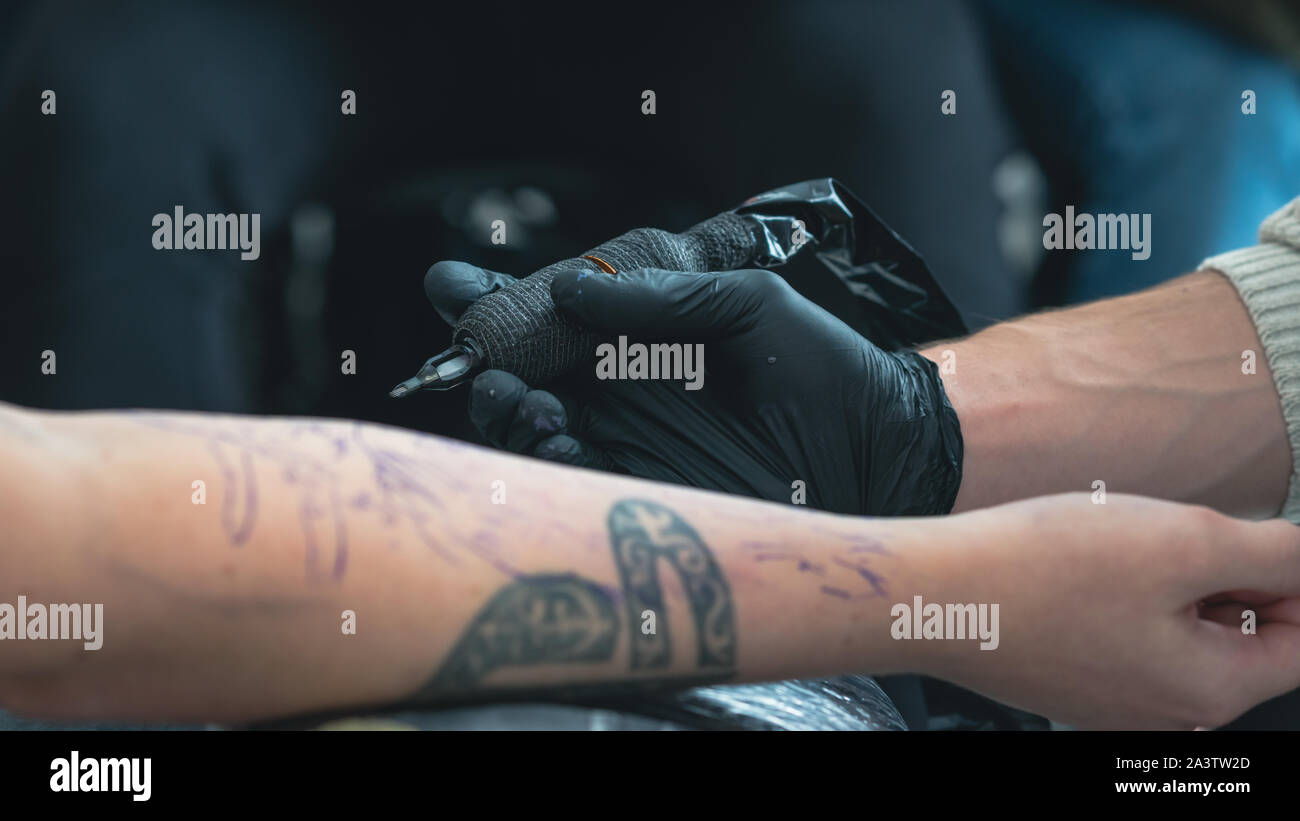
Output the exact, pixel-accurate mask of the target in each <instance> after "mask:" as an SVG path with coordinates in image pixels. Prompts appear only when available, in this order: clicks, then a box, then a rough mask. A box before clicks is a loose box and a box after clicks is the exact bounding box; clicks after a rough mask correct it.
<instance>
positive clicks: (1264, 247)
mask: <svg viewBox="0 0 1300 821" xmlns="http://www.w3.org/2000/svg"><path fill="white" fill-rule="evenodd" d="M1259 239H1260V244H1259V245H1256V246H1253V247H1250V248H1242V249H1241V250H1238V251H1230V252H1228V253H1226V254H1220V255H1218V256H1214V257H1210V258H1209V259H1207V260H1205V261H1204V262H1203V263H1201V266H1200V267H1201V268H1202V269H1211V270H1215V271H1219V272H1221V273H1223V274H1224V275H1225V276H1226V277H1227V278H1228V279H1229V280H1230V281H1231V282H1232V284H1233V285H1234V286H1235V287H1236V289H1237V293H1239V294H1240V295H1241V300H1242V302H1244V303H1245V305H1246V310H1247V311H1248V312H1249V313H1250V318H1251V321H1253V322H1254V323H1255V329H1256V331H1257V332H1258V333H1259V339H1260V342H1261V343H1262V344H1263V348H1264V356H1265V359H1266V361H1267V362H1268V366H1269V369H1270V370H1271V371H1272V372H1273V382H1274V385H1275V387H1276V388H1277V393H1278V396H1279V397H1280V398H1281V400H1282V415H1283V418H1284V419H1285V421H1286V431H1287V437H1288V438H1289V439H1290V442H1291V482H1290V486H1289V488H1288V489H1287V497H1286V502H1285V503H1284V504H1283V506H1282V515H1283V516H1284V517H1286V518H1287V519H1289V520H1290V521H1292V522H1296V523H1300V198H1297V199H1295V200H1292V201H1291V202H1290V203H1288V204H1287V206H1286V207H1284V208H1283V209H1282V210H1280V211H1278V212H1277V213H1276V214H1273V215H1272V216H1271V217H1269V218H1268V219H1267V220H1265V221H1264V224H1263V225H1262V226H1260V231H1259Z"/></svg>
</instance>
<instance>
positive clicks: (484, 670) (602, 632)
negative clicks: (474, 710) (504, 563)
mask: <svg viewBox="0 0 1300 821" xmlns="http://www.w3.org/2000/svg"><path fill="white" fill-rule="evenodd" d="M617 630H618V618H617V616H615V614H614V603H613V601H612V600H611V599H610V596H609V594H608V593H606V592H605V591H603V590H601V589H600V588H599V587H598V586H596V585H595V584H592V583H591V582H589V581H587V580H586V579H583V578H580V577H578V576H573V575H568V576H530V577H526V578H522V579H519V580H518V581H514V582H511V583H510V584H508V585H506V586H505V587H504V588H502V589H501V591H500V592H498V593H497V594H496V595H495V596H493V597H492V601H490V602H488V603H487V605H486V606H485V607H484V608H483V609H482V610H480V611H479V614H478V616H476V617H475V618H474V621H473V622H472V623H471V624H470V626H469V629H467V630H466V631H465V633H464V634H463V635H462V636H461V639H460V641H459V642H457V643H456V646H455V647H454V648H452V651H451V653H450V654H449V655H448V657H447V661H446V663H444V664H443V665H442V669H440V670H439V671H438V674H437V675H436V676H434V677H433V680H432V681H430V682H429V684H428V685H427V686H426V687H425V690H426V691H429V692H457V691H464V690H470V689H473V688H474V687H476V686H478V684H479V683H480V682H481V681H482V680H483V679H484V677H486V676H487V675H488V674H490V673H491V672H492V671H493V670H497V669H500V668H501V667H506V666H522V665H538V664H560V663H564V662H582V661H588V662H590V661H609V660H610V659H611V658H613V655H614V644H615V640H616V638H617V635H618V634H617Z"/></svg>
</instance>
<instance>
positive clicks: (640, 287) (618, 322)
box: [551, 268, 792, 341]
mask: <svg viewBox="0 0 1300 821" xmlns="http://www.w3.org/2000/svg"><path fill="white" fill-rule="evenodd" d="M788 290H790V286H789V285H786V284H785V281H784V280H782V279H781V278H780V277H778V276H777V275H776V274H773V273H771V272H769V271H723V272H719V273H703V274H701V273H686V272H681V271H663V270H660V269H657V268H637V269H634V270H630V271H620V272H619V273H618V274H615V275H614V276H610V275H608V274H603V273H600V272H593V271H585V270H569V271H560V272H559V273H557V274H556V275H555V278H554V279H553V280H552V281H551V298H552V299H553V300H554V301H555V304H556V306H557V307H558V308H559V309H560V310H561V311H563V312H565V313H566V314H568V315H569V316H571V317H572V318H574V319H576V320H577V321H578V322H580V323H582V324H584V325H586V326H587V327H589V328H593V329H595V330H597V331H601V332H604V333H606V334H628V335H636V336H656V337H659V338H662V339H669V338H671V339H681V340H683V341H688V340H701V341H703V340H708V339H720V338H723V337H725V336H730V335H732V334H734V333H736V332H738V331H741V330H745V329H747V328H748V327H750V325H752V320H753V317H754V315H755V313H756V311H757V310H758V309H759V307H761V306H762V305H763V303H764V302H765V301H766V300H768V299H770V298H773V297H775V296H777V295H779V294H780V293H782V292H783V291H788ZM791 292H792V291H791Z"/></svg>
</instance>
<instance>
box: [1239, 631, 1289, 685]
mask: <svg viewBox="0 0 1300 821" xmlns="http://www.w3.org/2000/svg"><path fill="white" fill-rule="evenodd" d="M1241 640H1242V643H1243V644H1244V645H1246V649H1247V650H1249V651H1250V653H1249V658H1250V659H1251V660H1252V661H1254V666H1253V668H1252V670H1251V673H1252V674H1253V676H1252V677H1253V678H1254V680H1255V682H1256V684H1257V685H1258V686H1259V687H1260V689H1259V690H1258V691H1257V694H1256V695H1255V701H1263V700H1265V699H1269V698H1273V697H1274V696H1279V695H1281V694H1283V693H1287V692H1290V691H1292V690H1294V689H1296V688H1297V687H1300V626H1298V625H1295V624H1288V623H1286V622H1268V623H1266V624H1261V625H1259V626H1258V627H1257V628H1256V632H1255V634H1254V635H1252V636H1242V637H1241Z"/></svg>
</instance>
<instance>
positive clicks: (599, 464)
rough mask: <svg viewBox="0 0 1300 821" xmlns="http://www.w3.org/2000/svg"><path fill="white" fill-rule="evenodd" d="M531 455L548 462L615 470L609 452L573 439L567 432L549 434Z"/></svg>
mask: <svg viewBox="0 0 1300 821" xmlns="http://www.w3.org/2000/svg"><path fill="white" fill-rule="evenodd" d="M533 455H534V456H536V457H538V458H539V459H545V460H547V461H549V462H560V463H561V464H565V465H574V466H576V467H584V468H593V469H595V470H604V471H610V472H615V470H616V468H615V465H614V461H613V460H612V459H610V457H609V454H607V453H605V452H604V451H602V450H599V449H597V448H594V447H592V446H591V445H589V444H587V443H586V442H582V441H579V440H577V439H574V438H573V437H572V436H569V435H568V434H567V433H562V434H560V435H559V436H551V437H548V438H546V439H543V440H542V441H541V442H539V443H538V445H537V448H536V449H534V450H533Z"/></svg>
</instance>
